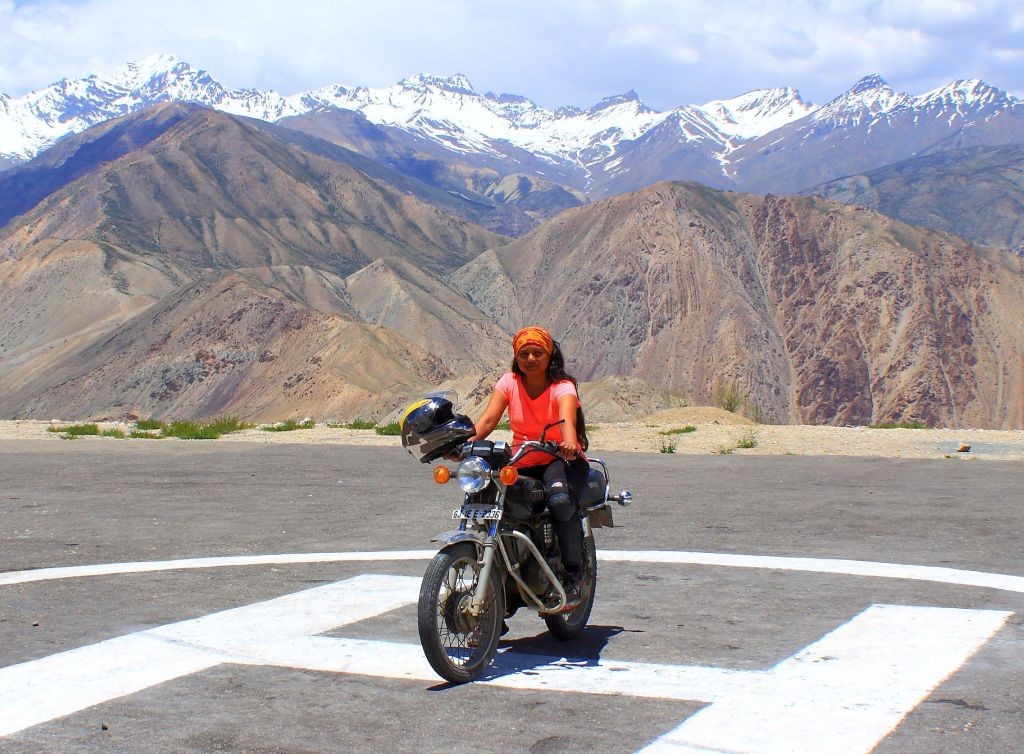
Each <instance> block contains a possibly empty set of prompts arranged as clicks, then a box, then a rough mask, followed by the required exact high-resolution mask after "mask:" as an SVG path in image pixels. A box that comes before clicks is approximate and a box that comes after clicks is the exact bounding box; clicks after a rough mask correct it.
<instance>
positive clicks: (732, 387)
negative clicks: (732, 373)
mask: <svg viewBox="0 0 1024 754" xmlns="http://www.w3.org/2000/svg"><path fill="white" fill-rule="evenodd" d="M746 398H747V394H746V392H745V391H744V390H743V388H741V387H740V385H739V383H737V382H736V381H734V380H719V381H718V384H717V385H715V392H714V394H713V399H714V401H715V405H716V406H718V407H719V408H724V409H725V410H726V411H729V412H735V411H736V410H737V409H739V408H740V406H742V405H743V401H744V400H746Z"/></svg>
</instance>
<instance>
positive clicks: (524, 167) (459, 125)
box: [0, 55, 1024, 238]
mask: <svg viewBox="0 0 1024 754" xmlns="http://www.w3.org/2000/svg"><path fill="white" fill-rule="evenodd" d="M163 102H185V103H193V104H199V105H202V106H205V107H209V108H213V109H217V110H221V111H223V112H227V113H230V114H234V115H241V116H245V117H250V118H254V119H257V120H262V121H265V122H270V123H276V124H278V125H280V126H283V127H287V128H290V129H293V130H298V131H302V132H305V133H307V134H310V135H312V136H315V137H317V138H319V139H322V140H326V141H330V142H332V143H334V144H336V145H339V146H343V147H345V148H347V149H350V150H352V151H355V152H358V153H360V154H362V155H364V156H366V157H369V158H370V159H373V160H375V161H377V162H379V163H381V164H383V165H385V166H387V167H389V168H392V169H394V170H397V171H398V172H402V173H405V174H406V175H409V176H411V177H415V178H417V179H420V180H422V181H425V182H426V183H429V184H431V185H433V186H435V187H437V188H440V189H442V190H444V191H447V192H449V193H451V194H452V195H453V196H461V197H462V198H464V199H466V200H467V201H470V202H475V203H477V204H478V205H479V206H480V207H482V208H489V213H490V215H491V216H490V217H489V218H488V219H485V220H484V221H483V224H484V225H485V226H486V227H489V228H491V229H492V230H496V231H499V232H502V233H505V234H511V235H521V234H522V233H524V232H526V231H527V230H529V229H530V228H532V227H535V226H536V225H537V224H538V223H539V222H541V221H543V220H544V219H547V218H548V217H551V216H553V215H554V214H557V213H558V212H560V211H562V210H564V209H566V208H568V207H571V206H578V205H580V204H582V203H585V202H587V201H591V200H596V199H600V198H602V197H607V196H612V195H615V194H617V193H622V192H627V191H633V190H636V189H639V188H643V187H645V186H648V185H651V184H652V183H655V182H657V181H660V180H666V179H668V180H690V181H696V182H699V183H702V184H704V185H707V186H711V187H713V188H719V189H726V190H736V191H744V192H754V193H776V194H790V193H797V192H801V191H808V190H812V189H813V188H814V187H816V186H818V185H820V184H823V183H826V182H828V181H831V180H835V179H839V178H844V177H847V176H851V175H858V174H863V173H866V172H868V171H870V170H874V169H877V168H880V167H883V166H885V165H889V164H892V163H895V162H899V161H901V160H905V159H909V158H912V157H916V156H922V155H929V154H938V153H941V152H946V151H950V150H956V149H960V148H973V147H984V146H998V145H1006V144H1024V103H1022V102H1021V100H1019V99H1017V98H1015V97H1014V96H1012V95H1010V94H1009V93H1007V92H1005V91H1002V90H1000V89H997V88H995V87H993V86H990V85H988V84H986V83H984V82H982V81H978V80H961V81H954V82H951V83H950V84H948V85H946V86H942V87H939V88H937V89H934V90H932V91H929V92H926V93H924V94H920V95H908V94H904V93H900V92H896V91H894V90H893V89H892V88H891V87H890V86H889V85H888V84H887V83H886V82H885V81H884V80H883V79H881V78H880V77H878V76H875V75H870V76H865V77H863V78H862V79H861V80H859V81H858V82H856V83H855V84H854V85H853V86H852V87H851V88H850V89H849V90H848V91H846V92H843V93H841V94H840V95H838V96H837V97H836V98H835V99H833V100H832V101H830V102H828V103H826V104H824V105H815V104H812V103H809V102H806V101H805V100H803V99H802V98H801V96H800V94H799V92H797V91H796V90H794V89H792V88H787V87H781V88H776V89H765V90H758V91H753V92H749V93H746V94H743V95H740V96H737V97H732V98H728V99H721V100H715V101H712V102H707V103H704V104H701V105H686V106H681V107H677V108H674V109H672V110H668V111H664V112H658V111H655V110H652V109H651V108H649V107H647V106H646V105H644V104H643V102H642V101H641V100H640V99H639V97H638V96H637V94H636V93H635V92H632V91H631V92H627V93H626V94H623V95H619V96H614V97H609V98H607V99H605V100H602V101H601V102H599V103H597V104H596V105H594V106H593V107H590V108H587V109H582V108H575V107H563V108H559V109H556V110H550V109H546V108H543V107H541V106H538V105H536V104H535V103H533V102H532V101H530V100H529V99H527V98H526V97H523V96H518V95H509V94H497V95H496V94H492V93H489V92H488V93H484V94H480V93H478V92H477V91H476V90H475V89H474V88H473V86H472V84H471V83H470V81H469V80H468V79H467V78H466V77H465V76H461V75H455V76H450V77H438V76H428V75H422V74H421V75H415V76H411V77H409V78H406V79H404V80H402V81H401V82H399V83H398V84H396V85H394V86H391V87H386V88H379V89H373V88H366V87H349V86H345V85H340V84H333V85H328V86H324V87H321V88H319V89H315V90H312V91H308V92H302V93H299V94H294V95H290V96H282V95H280V94H278V93H277V92H273V91H263V90H256V89H241V90H230V89H227V88H225V87H224V86H222V85H221V84H220V83H218V82H217V81H216V80H214V79H213V78H212V77H211V76H210V75H209V74H208V73H207V72H205V71H203V70H197V69H194V68H192V67H191V66H190V65H189V64H188V63H186V62H184V61H181V60H178V59H176V58H174V57H172V56H167V55H162V56H155V57H153V58H150V59H147V60H145V61H142V62H140V63H131V64H128V65H126V66H124V67H122V68H121V69H119V70H117V71H115V72H113V73H111V74H110V75H107V76H102V77H101V76H95V75H94V76H89V77H87V78H85V79H78V80H67V79H65V80H62V81H59V82H57V83H55V84H53V85H51V86H49V87H47V88H45V89H42V90H39V91H36V92H32V93H29V94H26V95H24V96H22V97H19V98H11V97H6V96H3V95H0V160H4V161H5V163H6V164H7V165H8V166H13V165H16V164H20V163H22V162H24V161H25V160H27V159H30V158H32V157H34V156H36V155H38V154H40V153H41V151H43V150H45V149H47V148H48V147H50V146H52V145H53V144H55V143H57V142H58V141H59V140H60V139H61V138H64V137H66V136H68V135H69V134H73V133H77V132H80V131H82V130H84V129H86V128H89V127H91V126H94V125H97V124H99V123H102V122H104V121H106V120H109V119H111V118H115V117H119V116H122V115H125V114H129V113H132V112H137V111H138V110H140V109H144V108H146V107H149V106H152V105H154V104H158V103H163ZM881 209H882V211H886V208H885V207H882V208H881ZM467 219H472V220H473V221H474V222H481V218H479V217H475V218H468V217H467ZM969 237H972V238H973V236H970V235H969Z"/></svg>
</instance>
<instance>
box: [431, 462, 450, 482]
mask: <svg viewBox="0 0 1024 754" xmlns="http://www.w3.org/2000/svg"><path fill="white" fill-rule="evenodd" d="M451 478H452V470H451V469H449V468H448V467H447V466H435V467H434V481H435V482H437V483H438V484H444V483H445V482H447V481H448V480H449V479H451Z"/></svg>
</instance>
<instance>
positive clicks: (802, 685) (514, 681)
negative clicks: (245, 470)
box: [0, 574, 1012, 754]
mask: <svg viewBox="0 0 1024 754" xmlns="http://www.w3.org/2000/svg"><path fill="white" fill-rule="evenodd" d="M418 588H419V579H418V578H414V577H408V576H378V575H368V574H364V575H362V576H357V577H355V578H351V579H347V580H345V581H340V582H336V583H334V584H327V585H324V586H320V587H315V588H312V589H306V590H304V591H301V592H297V593H294V594H288V595H285V596H283V597H278V598H276V599H272V600H268V601H265V602H259V603H255V604H252V605H246V606H243V607H238V608H234V609H231V610H224V611H221V612H218V613H213V614H210V615H207V616H204V617H202V618H196V619H192V620H186V621H181V622H179V623H172V624H169V625H166V626H161V627H158V628H153V629H149V630H147V631H141V632H138V633H133V634H128V635H126V636H121V637H118V638H115V639H109V640H107V641H103V642H100V643H98V644H93V645H90V646H86V647H81V648H79V649H73V650H70V651H67V652H61V653H59V654H55V655H51V656H50V657H45V658H42V659H40V660H33V661H30V662H25V663H21V664H19V665H13V666H10V667H7V668H0V736H4V735H10V734H12V733H15V732H17V731H20V730H24V729H25V728H28V727H31V726H33V725H38V724H40V723H43V722H46V721H49V720H53V719H55V718H58V717H63V716H65V715H69V714H73V713H74V712H77V711H79V710H82V709H85V708H87V707H90V706H93V705H96V704H101V703H103V702H107V701H110V700H112V699H116V698H119V697H123V696H126V695H128V694H132V693H135V692H137V691H140V690H142V689H145V688H149V687H151V686H154V685H157V684H160V683H163V682H165V681H168V680H172V679H175V678H181V677H183V676H186V675H190V674H192V673H196V672H199V671H201V670H205V669H207V668H210V667H213V666H215V665H219V664H221V663H238V664H246V665H275V666H284V667H294V668H303V669H310V670H318V671H329V672H338V673H352V674H360V675H368V676H375V677H385V678H403V679H411V680H418V681H428V682H437V681H438V678H437V676H436V675H434V673H433V672H432V671H431V669H430V667H429V665H428V664H427V662H426V661H425V659H424V658H423V654H422V651H421V649H420V647H419V646H418V645H414V644H398V643H390V642H382V641H365V640H356V639H342V638H334V637H325V636H317V634H320V633H323V632H325V631H328V630H330V629H332V628H335V627H337V626H342V625H348V624H352V623H355V622H357V621H360V620H365V619H367V618H370V617H373V616H375V615H378V614H381V613H384V612H387V611H389V610H393V609H395V608H397V607H401V606H403V605H407V604H411V603H414V602H415V601H416V599H417V593H418ZM1010 615H1012V613H1010V612H1004V611H995V610H965V609H955V608H939V607H908V606H896V605H873V606H871V607H869V608H868V609H867V610H865V611H864V612H862V613H860V614H859V615H857V616H855V617H854V618H853V619H852V620H850V621H849V622H848V623H846V624H844V625H842V626H840V627H839V628H837V629H836V630H834V631H832V632H830V633H829V634H826V635H825V636H824V637H823V638H822V639H820V640H818V641H816V642H814V643H813V644H811V645H810V646H808V647H807V648H805V649H804V650H802V651H800V652H798V653H797V654H795V655H793V656H792V657H789V658H787V659H785V660H783V661H782V662H780V663H779V664H777V665H776V666H774V667H772V668H770V669H768V670H761V671H749V670H731V669H725V668H713V667H701V666H689V665H669V664H656V663H638V662H625V661H614V660H612V661H607V660H603V659H598V660H596V661H595V660H583V661H574V660H570V659H565V658H555V657H540V656H534V655H526V654H514V653H511V652H507V653H503V654H499V656H498V658H497V660H496V662H495V664H494V666H493V669H492V673H491V675H490V677H489V678H488V679H487V680H486V681H484V682H485V683H487V684H491V685H495V686H505V687H510V688H516V689H529V690H548V691H563V692H577V693H578V692H584V693H593V694H621V695H625V696H637V697H647V698H661V699H675V700H692V701H704V702H708V703H709V706H707V707H705V708H704V709H702V710H700V711H699V712H697V713H696V714H694V715H692V716H691V717H689V718H688V719H687V720H685V721H683V722H682V724H681V725H679V726H678V727H677V728H676V729H674V730H673V731H670V732H669V733H668V734H666V735H665V736H662V737H661V738H659V739H657V740H656V741H654V742H653V743H652V744H651V745H650V746H649V747H648V750H650V751H677V752H678V751H684V752H685V751H688V752H697V751H702V752H708V751H719V752H720V751H730V752H752V751H757V752H776V751H778V752H782V751H808V750H816V751H829V752H835V753H836V754H847V753H848V754H860V753H861V752H867V751H870V749H872V748H873V747H874V746H875V745H876V744H877V743H878V742H879V741H880V740H881V739H882V738H884V737H885V736H886V734H887V733H888V732H889V731H890V730H892V728H894V727H895V726H896V725H897V724H898V723H899V722H900V720H902V718H903V717H904V716H905V715H906V714H907V712H909V711H910V710H911V709H913V708H914V707H915V706H916V705H917V704H919V703H920V702H921V700H922V699H924V698H925V697H926V696H927V695H928V694H929V693H930V692H931V691H932V690H933V689H934V688H935V687H937V686H938V685H939V684H940V683H942V681H943V680H944V679H945V678H946V677H948V676H949V675H950V674H951V673H953V672H955V671H956V670H957V669H958V668H959V667H960V666H961V665H962V664H963V663H964V662H965V661H966V660H967V659H968V658H969V657H970V656H971V655H973V654H974V653H975V652H976V651H977V650H978V649H979V648H980V647H981V646H982V645H983V644H984V643H985V642H986V641H988V640H989V639H990V638H991V637H992V636H993V635H994V634H995V633H996V632H997V631H998V630H999V629H1000V627H1002V625H1003V624H1004V623H1005V622H1006V620H1007V619H1008V618H1009V617H1010Z"/></svg>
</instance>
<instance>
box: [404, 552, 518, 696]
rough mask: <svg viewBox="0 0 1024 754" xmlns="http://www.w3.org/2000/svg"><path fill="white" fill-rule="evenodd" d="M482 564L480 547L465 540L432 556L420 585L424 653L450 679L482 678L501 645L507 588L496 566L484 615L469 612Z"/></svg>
mask: <svg viewBox="0 0 1024 754" xmlns="http://www.w3.org/2000/svg"><path fill="white" fill-rule="evenodd" d="M480 568H481V564H480V562H479V561H478V559H477V548H476V546H475V545H473V544H472V543H470V542H461V543H459V544H457V545H453V546H452V547H447V548H445V549H444V550H441V552H439V553H437V555H435V556H434V559H433V560H431V561H430V565H429V566H427V572H426V573H425V574H423V582H422V584H421V585H420V597H419V604H418V608H417V624H418V627H419V632H420V644H421V645H422V647H423V654H425V655H426V657H427V661H428V662H429V663H430V667H432V668H433V669H434V671H435V672H436V673H437V674H438V675H439V676H441V677H442V678H444V679H445V680H446V681H451V682H452V683H466V682H467V681H473V680H476V679H477V678H479V677H480V676H481V675H482V674H483V672H484V670H485V669H486V667H487V665H488V664H489V663H490V661H491V658H493V657H494V653H495V652H496V651H497V649H498V638H499V637H500V635H501V619H502V616H503V615H505V593H504V591H502V588H501V579H500V576H499V572H498V568H497V567H495V568H494V569H492V570H491V578H490V582H491V583H490V584H489V585H488V587H489V588H488V590H487V591H488V596H487V601H486V602H485V603H484V605H483V609H482V610H481V612H480V615H478V616H474V615H472V614H471V613H470V611H469V607H470V603H471V601H472V598H473V595H474V594H475V593H476V590H477V589H478V588H479V586H480Z"/></svg>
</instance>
